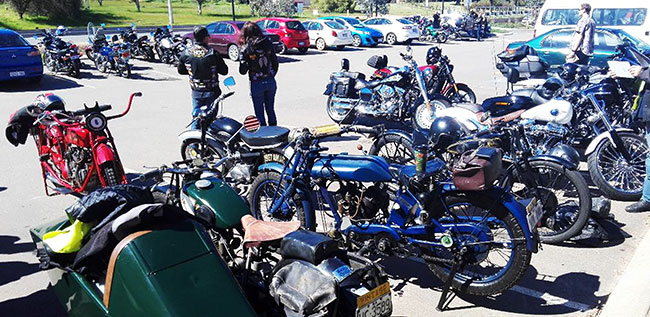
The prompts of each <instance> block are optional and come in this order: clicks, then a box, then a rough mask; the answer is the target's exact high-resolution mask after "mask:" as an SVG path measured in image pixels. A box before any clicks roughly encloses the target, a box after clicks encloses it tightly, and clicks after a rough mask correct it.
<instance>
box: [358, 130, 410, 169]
mask: <svg viewBox="0 0 650 317" xmlns="http://www.w3.org/2000/svg"><path fill="white" fill-rule="evenodd" d="M368 154H369V155H375V156H381V157H383V158H385V159H386V161H387V162H388V164H400V165H411V164H415V150H414V149H413V141H411V139H409V138H405V137H403V136H401V135H399V134H382V135H380V136H379V137H378V138H377V140H375V142H374V143H373V144H372V146H371V147H370V151H369V152H368Z"/></svg>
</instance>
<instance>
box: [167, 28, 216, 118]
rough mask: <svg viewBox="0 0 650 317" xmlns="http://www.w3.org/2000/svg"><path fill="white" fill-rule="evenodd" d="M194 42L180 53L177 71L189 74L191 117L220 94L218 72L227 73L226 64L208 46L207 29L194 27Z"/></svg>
mask: <svg viewBox="0 0 650 317" xmlns="http://www.w3.org/2000/svg"><path fill="white" fill-rule="evenodd" d="M193 35H194V44H193V45H192V46H190V47H188V48H187V49H186V50H185V52H184V53H183V54H182V55H181V57H180V61H179V63H178V73H179V74H181V75H190V88H192V117H196V116H197V115H198V114H199V113H200V111H201V107H203V106H209V105H211V104H212V102H213V101H214V100H215V99H217V97H219V95H221V89H220V88H219V74H221V75H227V74H228V65H226V63H225V62H224V61H223V58H221V55H219V53H217V52H216V51H215V50H213V49H212V48H210V47H209V46H208V40H209V36H208V30H207V29H206V28H205V27H202V26H197V27H195V28H194V32H193Z"/></svg>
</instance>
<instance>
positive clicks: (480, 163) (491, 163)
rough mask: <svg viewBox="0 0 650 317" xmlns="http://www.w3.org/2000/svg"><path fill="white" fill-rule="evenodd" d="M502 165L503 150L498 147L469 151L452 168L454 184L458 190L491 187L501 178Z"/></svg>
mask: <svg viewBox="0 0 650 317" xmlns="http://www.w3.org/2000/svg"><path fill="white" fill-rule="evenodd" d="M501 167H502V165H501V151H500V150H499V149H497V148H490V147H480V148H478V149H476V150H473V151H467V152H465V153H463V154H462V156H461V158H460V160H459V162H458V163H457V164H456V165H455V166H454V168H453V170H452V179H453V182H454V186H456V189H458V190H485V189H489V188H491V187H492V185H493V184H494V181H496V180H497V178H499V175H500V174H501Z"/></svg>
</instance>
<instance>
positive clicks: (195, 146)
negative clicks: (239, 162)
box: [181, 140, 229, 175]
mask: <svg viewBox="0 0 650 317" xmlns="http://www.w3.org/2000/svg"><path fill="white" fill-rule="evenodd" d="M205 151H206V153H205V154H206V156H207V157H212V158H213V159H214V160H215V161H218V160H220V159H222V158H224V157H226V152H225V151H224V150H222V149H220V148H216V147H214V146H212V145H209V144H208V145H206V147H205ZM181 157H182V158H183V160H194V159H198V158H201V141H199V140H187V141H184V142H183V144H182V145H181ZM228 169H229V163H228V162H227V163H225V164H222V165H221V166H220V167H219V172H221V174H222V175H226V172H227V171H228Z"/></svg>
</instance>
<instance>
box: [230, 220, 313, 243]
mask: <svg viewBox="0 0 650 317" xmlns="http://www.w3.org/2000/svg"><path fill="white" fill-rule="evenodd" d="M241 225H242V227H243V228H244V232H245V233H244V244H249V243H261V242H267V241H275V240H279V239H282V238H284V237H285V236H286V235H287V234H289V233H291V232H294V231H296V230H298V228H300V222H299V221H291V222H272V221H264V220H259V219H255V218H254V217H253V216H251V215H245V216H243V217H242V218H241Z"/></svg>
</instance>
